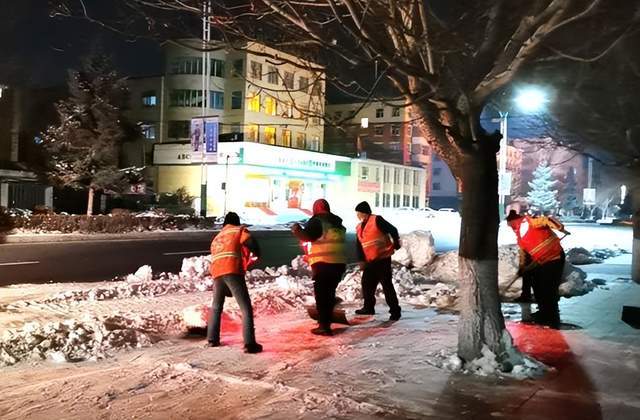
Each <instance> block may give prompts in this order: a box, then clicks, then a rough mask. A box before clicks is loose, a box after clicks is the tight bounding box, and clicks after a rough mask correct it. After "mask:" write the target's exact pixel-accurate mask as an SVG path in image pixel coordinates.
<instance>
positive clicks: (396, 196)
mask: <svg viewBox="0 0 640 420" xmlns="http://www.w3.org/2000/svg"><path fill="white" fill-rule="evenodd" d="M393 207H400V194H393Z"/></svg>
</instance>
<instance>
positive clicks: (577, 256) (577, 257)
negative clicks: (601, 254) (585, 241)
mask: <svg viewBox="0 0 640 420" xmlns="http://www.w3.org/2000/svg"><path fill="white" fill-rule="evenodd" d="M567 261H569V262H570V263H571V264H574V265H583V264H600V263H601V262H602V259H601V258H596V257H594V256H593V255H592V254H591V253H590V252H589V251H587V250H586V249H584V248H580V247H579V248H571V249H570V250H569V251H567Z"/></svg>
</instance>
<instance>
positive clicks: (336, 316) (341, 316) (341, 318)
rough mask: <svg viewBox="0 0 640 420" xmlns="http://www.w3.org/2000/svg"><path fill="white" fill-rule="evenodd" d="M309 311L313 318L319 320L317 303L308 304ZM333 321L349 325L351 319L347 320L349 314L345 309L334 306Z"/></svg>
mask: <svg viewBox="0 0 640 420" xmlns="http://www.w3.org/2000/svg"><path fill="white" fill-rule="evenodd" d="M307 313H308V314H309V316H310V317H311V319H314V320H316V321H317V320H318V310H317V309H316V307H315V305H308V306H307ZM331 322H332V323H334V324H344V325H349V321H348V320H347V314H346V312H345V311H344V309H341V308H333V313H332V314H331Z"/></svg>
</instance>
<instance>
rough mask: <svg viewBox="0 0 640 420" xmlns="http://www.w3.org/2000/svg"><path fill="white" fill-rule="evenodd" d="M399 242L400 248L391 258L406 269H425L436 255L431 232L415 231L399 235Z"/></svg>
mask: <svg viewBox="0 0 640 420" xmlns="http://www.w3.org/2000/svg"><path fill="white" fill-rule="evenodd" d="M400 242H401V244H402V248H400V249H399V250H397V251H396V252H395V253H394V254H393V256H392V257H391V258H392V260H393V261H395V262H397V263H400V264H402V265H404V266H406V267H415V268H422V267H425V266H427V265H428V264H429V263H430V262H431V261H432V260H433V258H434V257H435V255H436V249H435V246H434V244H433V235H431V232H427V231H415V232H411V233H408V234H406V235H401V237H400Z"/></svg>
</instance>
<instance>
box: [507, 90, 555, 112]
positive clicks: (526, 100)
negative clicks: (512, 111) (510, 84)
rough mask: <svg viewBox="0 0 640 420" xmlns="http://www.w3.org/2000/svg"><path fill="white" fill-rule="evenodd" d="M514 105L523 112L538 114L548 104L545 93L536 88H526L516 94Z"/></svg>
mask: <svg viewBox="0 0 640 420" xmlns="http://www.w3.org/2000/svg"><path fill="white" fill-rule="evenodd" d="M515 101H516V104H518V107H519V108H520V109H521V110H522V111H524V112H539V111H540V110H541V109H542V108H544V106H545V104H546V103H547V102H548V100H547V96H546V94H545V92H544V91H543V90H542V89H540V88H536V87H528V88H525V89H522V90H520V91H519V92H518V94H517V96H516V98H515Z"/></svg>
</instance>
